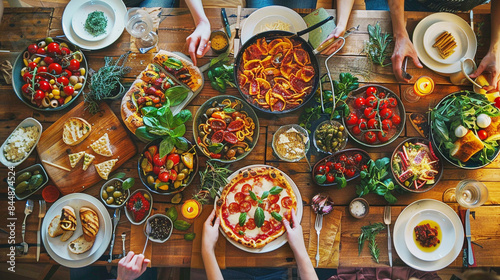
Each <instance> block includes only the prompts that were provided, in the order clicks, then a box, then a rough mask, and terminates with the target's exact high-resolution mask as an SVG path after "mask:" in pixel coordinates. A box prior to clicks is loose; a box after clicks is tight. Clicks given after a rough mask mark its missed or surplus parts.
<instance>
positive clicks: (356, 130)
mask: <svg viewBox="0 0 500 280" xmlns="http://www.w3.org/2000/svg"><path fill="white" fill-rule="evenodd" d="M351 132H352V133H353V134H354V135H359V134H361V129H359V127H358V126H357V125H355V126H353V127H352V128H351Z"/></svg>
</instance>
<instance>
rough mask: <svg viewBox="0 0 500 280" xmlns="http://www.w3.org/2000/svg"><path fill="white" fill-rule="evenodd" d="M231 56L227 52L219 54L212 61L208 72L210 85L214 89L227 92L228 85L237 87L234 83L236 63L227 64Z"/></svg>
mask: <svg viewBox="0 0 500 280" xmlns="http://www.w3.org/2000/svg"><path fill="white" fill-rule="evenodd" d="M228 61H229V58H228V57H227V53H223V54H221V55H219V56H218V57H217V58H214V59H212V60H211V61H210V67H209V70H208V72H207V76H208V79H209V80H210V85H211V86H212V88H213V89H215V90H217V91H219V92H221V93H225V92H226V88H227V86H231V87H236V85H235V84H234V75H233V71H234V64H231V65H225V64H224V63H226V62H228Z"/></svg>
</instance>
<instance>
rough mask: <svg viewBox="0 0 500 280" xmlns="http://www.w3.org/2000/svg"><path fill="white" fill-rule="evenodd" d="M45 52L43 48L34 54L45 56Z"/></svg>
mask: <svg viewBox="0 0 500 280" xmlns="http://www.w3.org/2000/svg"><path fill="white" fill-rule="evenodd" d="M46 53H47V52H46V51H45V48H38V50H37V51H36V54H41V55H45V54H46Z"/></svg>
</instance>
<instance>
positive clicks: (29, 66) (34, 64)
mask: <svg viewBox="0 0 500 280" xmlns="http://www.w3.org/2000/svg"><path fill="white" fill-rule="evenodd" d="M37 66H38V64H37V63H36V62H30V63H29V64H28V69H30V71H33V70H35V68H36V67H37Z"/></svg>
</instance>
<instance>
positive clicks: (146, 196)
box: [142, 193, 151, 201]
mask: <svg viewBox="0 0 500 280" xmlns="http://www.w3.org/2000/svg"><path fill="white" fill-rule="evenodd" d="M142 195H144V198H145V199H147V200H149V201H151V198H150V197H149V194H147V193H143V194H142Z"/></svg>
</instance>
